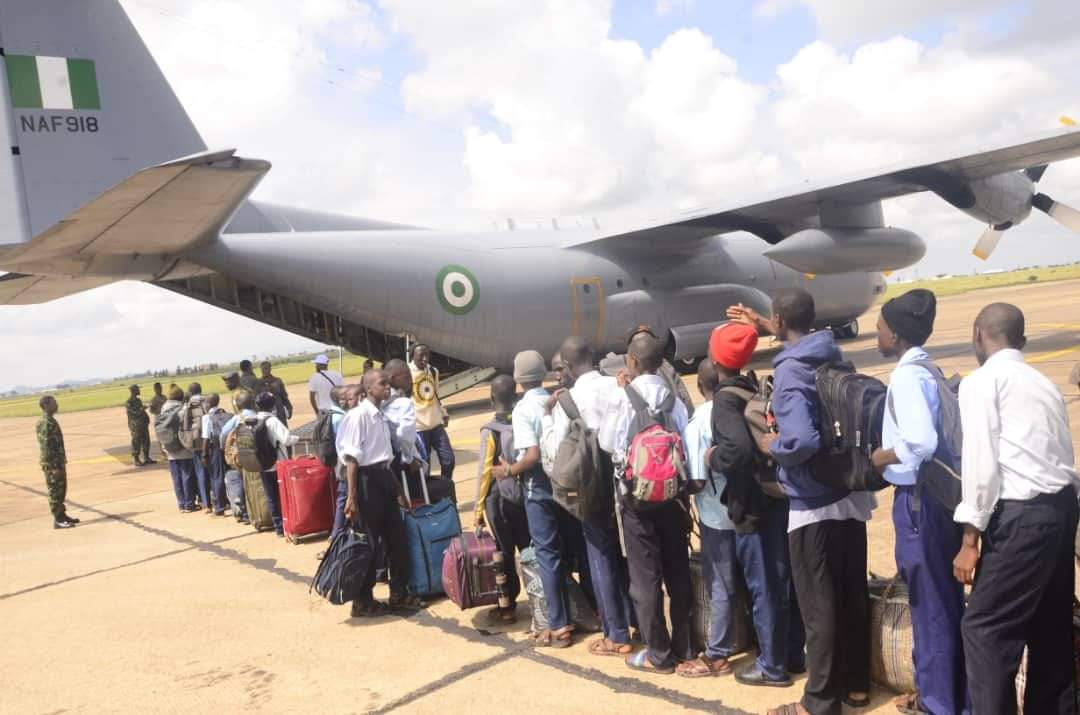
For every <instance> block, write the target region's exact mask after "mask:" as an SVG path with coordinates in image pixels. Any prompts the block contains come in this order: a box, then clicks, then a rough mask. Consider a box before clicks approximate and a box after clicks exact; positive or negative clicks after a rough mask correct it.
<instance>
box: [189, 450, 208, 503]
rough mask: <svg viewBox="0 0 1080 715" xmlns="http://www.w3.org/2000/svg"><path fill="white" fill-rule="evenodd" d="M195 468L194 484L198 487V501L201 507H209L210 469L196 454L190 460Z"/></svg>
mask: <svg viewBox="0 0 1080 715" xmlns="http://www.w3.org/2000/svg"><path fill="white" fill-rule="evenodd" d="M191 463H192V465H193V468H194V469H195V484H196V486H197V487H198V489H199V503H200V504H202V508H203V509H209V508H210V470H209V469H208V468H207V466H206V463H205V462H203V459H202V456H201V455H198V454H196V455H195V458H194V459H192V460H191Z"/></svg>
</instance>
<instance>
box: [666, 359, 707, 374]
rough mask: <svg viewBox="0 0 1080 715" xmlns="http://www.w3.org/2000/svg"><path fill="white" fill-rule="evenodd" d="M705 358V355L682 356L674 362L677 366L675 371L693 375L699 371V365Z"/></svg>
mask: <svg viewBox="0 0 1080 715" xmlns="http://www.w3.org/2000/svg"><path fill="white" fill-rule="evenodd" d="M704 359H705V358H704V356H703V357H697V358H681V359H679V360H675V361H674V362H672V365H674V366H675V372H677V373H679V374H680V375H693V374H696V373H697V369H698V365H700V364H701V361H702V360H704Z"/></svg>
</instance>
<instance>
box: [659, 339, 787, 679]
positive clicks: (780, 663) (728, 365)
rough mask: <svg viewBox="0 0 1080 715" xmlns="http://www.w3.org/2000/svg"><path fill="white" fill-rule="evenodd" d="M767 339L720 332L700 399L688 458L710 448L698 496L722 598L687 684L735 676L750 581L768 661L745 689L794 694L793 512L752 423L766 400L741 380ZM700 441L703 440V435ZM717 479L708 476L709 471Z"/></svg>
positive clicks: (712, 580)
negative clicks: (753, 406) (741, 587)
mask: <svg viewBox="0 0 1080 715" xmlns="http://www.w3.org/2000/svg"><path fill="white" fill-rule="evenodd" d="M757 342H758V336H757V331H756V330H754V329H753V328H751V327H749V326H747V325H744V324H742V323H728V324H726V325H722V326H719V327H717V328H716V329H714V330H713V332H712V335H711V336H710V339H709V359H708V360H704V361H702V363H701V365H700V366H699V368H698V389H699V390H701V393H702V395H703V396H705V397H706V398H707V399H708V400H709V401H708V402H706V403H704V404H703V405H701V406H699V407H698V409H697V411H696V412H695V414H694V417H693V418H692V419H691V421H690V426H689V427H688V428H687V449H688V451H689V450H691V449H693V448H694V447H695V441H697V442H698V443H699V444H700V443H701V441H702V440H701V439H700V436H699V437H698V440H695V436H698V435H702V436H707V439H706V440H704V442H705V444H707V445H708V447H707V448H706V449H701V450H700V452H703V453H704V454H703V457H704V458H703V459H701V460H700V463H698V461H697V460H695V461H691V467H692V468H695V469H697V470H698V471H699V474H697V475H696V477H695V478H696V479H697V480H699V483H701V485H702V489H701V491H699V492H698V493H697V495H696V496H695V500H696V502H697V507H698V514H700V516H701V556H702V566H703V572H704V573H703V575H704V576H705V579H706V582H707V583H708V584H709V588H710V593H711V594H712V604H711V609H710V617H711V620H710V634H709V640H708V642H707V643H706V646H707V647H706V651H705V653H704V654H703V656H702V657H699V659H698V660H697V661H691V662H689V663H685V664H683V665H682V666H680V670H679V674H680V675H685V676H687V677H701V676H704V675H711V674H723V673H725V672H730V670H731V669H730V667H725V666H726V665H727V658H728V657H729V656H730V655H731V640H730V639H731V635H732V633H731V631H730V628H731V625H732V618H731V611H732V608H733V606H734V604H735V598H736V592H735V583H736V580H737V578H738V575H739V574H741V575H742V578H743V580H744V581H745V582H746V586H747V591H748V592H749V596H750V604H749V605H750V612H751V616H752V620H753V625H754V631H755V632H756V634H757V641H758V649H759V653H758V657H757V659H756V660H755V661H754V664H753V665H752V666H751V667H750V668H747V669H744V670H743V671H741V672H739V673H736V674H735V677H736V679H737V680H738V681H739V682H740V683H742V684H744V685H757V686H771V687H788V686H790V685H791V684H792V680H791V676H790V675H789V673H791V672H804V671H805V668H806V666H805V659H804V655H803V644H804V639H805V636H804V634H803V629H802V619H801V617H800V615H799V613H798V609H797V607H795V604H794V603H793V597H792V586H791V561H790V558H789V556H788V547H787V503H786V502H785V501H784V500H782V499H774V498H771V497H768V496H766V495H765V493H764V492H763V491H762V488H761V484H760V482H759V476H760V475H759V473H758V472H759V470H761V469H765V468H767V465H766V464H764V461H763V459H762V455H760V454H759V452H758V450H757V446H756V445H755V444H754V439H753V436H752V434H751V431H750V429H749V426H748V424H747V420H746V417H745V416H744V414H745V411H746V406H747V403H748V401H749V399H750V398H752V397H753V396H754V395H755V394H756V392H757V391H758V384H757V381H756V380H755V379H753V377H751V376H748V375H743V374H741V370H742V369H743V368H744V367H745V366H746V364H747V363H748V362H749V361H750V359H751V357H753V354H754V349H755V348H756V347H757ZM695 432H697V433H698V435H695V434H694V433H695ZM706 470H707V471H706Z"/></svg>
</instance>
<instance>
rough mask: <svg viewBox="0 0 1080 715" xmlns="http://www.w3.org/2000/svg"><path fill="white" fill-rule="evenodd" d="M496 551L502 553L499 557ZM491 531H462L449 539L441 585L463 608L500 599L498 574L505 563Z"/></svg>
mask: <svg viewBox="0 0 1080 715" xmlns="http://www.w3.org/2000/svg"><path fill="white" fill-rule="evenodd" d="M496 554H499V556H498V557H497V556H496ZM501 555H502V554H501V553H499V547H498V546H497V545H496V543H495V539H494V538H493V537H492V536H491V534H489V533H487V532H482V533H480V534H479V535H478V534H477V533H476V532H473V531H463V532H462V533H461V535H460V536H458V537H456V538H454V539H453V540H451V541H450V545H449V546H447V548H446V555H445V556H443V563H442V585H443V590H444V591H445V592H446V595H447V596H449V597H450V600H451V601H453V602H454V603H456V604H457V605H458V607H459V608H460V609H461V610H463V611H464V610H466V609H469V608H477V607H479V606H494V605H497V604H498V603H499V590H500V589H499V584H498V583H497V580H496V579H497V577H498V576H499V575H500V574H502V569H503V564H502V559H501V558H500V557H501Z"/></svg>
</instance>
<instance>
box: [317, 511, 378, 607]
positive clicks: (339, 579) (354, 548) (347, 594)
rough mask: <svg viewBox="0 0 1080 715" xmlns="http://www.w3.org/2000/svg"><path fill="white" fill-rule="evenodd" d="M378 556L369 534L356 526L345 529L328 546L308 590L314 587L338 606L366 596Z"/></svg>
mask: <svg viewBox="0 0 1080 715" xmlns="http://www.w3.org/2000/svg"><path fill="white" fill-rule="evenodd" d="M374 558H375V552H374V550H373V549H372V548H371V540H370V538H369V537H368V535H367V534H365V533H363V532H358V531H355V530H354V529H353V528H352V527H349V528H347V529H342V530H341V532H340V533H339V534H338V535H337V536H335V537H334V540H333V541H331V542H330V546H329V548H327V549H326V555H325V556H323V560H322V563H320V564H319V568H318V569H317V570H316V571H315V577H314V578H312V579H311V586H310V587H309V588H308V592H309V593H310V592H311V591H312V590H314V591H315V592H316V593H318V594H319V595H320V596H322V597H323V598H325V599H326V600H327V601H329V602H330V603H332V604H334V605H335V606H341V605H344V604H346V603H348V602H349V601H355V600H356V599H357V598H359V597H360V596H362V595H364V590H365V588H366V582H367V578H368V572H369V571H370V570H371V568H372V562H373V561H374Z"/></svg>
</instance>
